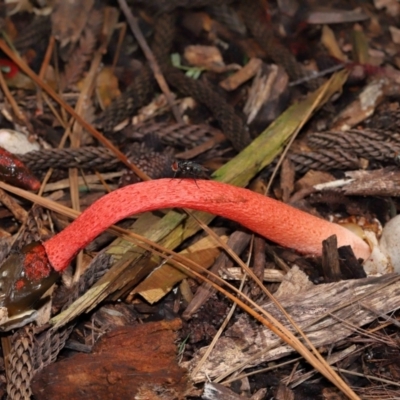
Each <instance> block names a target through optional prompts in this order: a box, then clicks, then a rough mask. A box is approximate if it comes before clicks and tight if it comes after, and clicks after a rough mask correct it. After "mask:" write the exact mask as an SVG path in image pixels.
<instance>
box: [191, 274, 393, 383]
mask: <svg viewBox="0 0 400 400" xmlns="http://www.w3.org/2000/svg"><path fill="white" fill-rule="evenodd" d="M294 269H296V268H294ZM295 274H296V271H291V272H290V273H288V274H287V275H286V276H285V279H287V280H289V281H290V280H291V279H292V280H293V278H294V275H295ZM292 285H293V284H292V283H291V288H290V289H289V291H287V292H286V293H285V292H284V291H283V292H282V291H281V292H280V293H283V294H281V295H280V297H279V301H280V302H281V304H282V306H283V307H284V308H285V310H286V311H287V312H288V313H289V314H290V315H291V316H292V318H293V319H294V320H295V321H296V323H297V324H298V325H299V326H300V328H301V329H303V331H304V332H305V333H306V335H307V336H308V338H309V339H310V340H311V342H312V343H313V345H314V346H316V347H317V348H319V347H321V346H333V345H334V344H335V343H337V342H339V341H342V340H344V339H345V338H347V337H349V336H350V335H351V334H352V333H353V331H354V328H351V326H354V327H362V326H364V325H366V324H368V323H370V322H371V321H373V320H374V319H376V314H375V313H373V312H371V311H369V310H368V309H366V308H365V307H363V305H365V306H367V307H368V308H370V309H373V310H379V311H380V312H381V313H383V314H386V313H389V312H392V311H394V310H396V309H398V308H400V277H399V276H398V275H395V274H390V275H385V276H382V277H377V278H375V277H374V278H366V279H358V280H349V281H341V282H335V283H329V284H325V285H318V286H314V287H312V288H309V289H307V290H305V291H304V290H303V291H302V292H300V293H297V294H294V293H293V289H292ZM264 309H265V310H267V311H268V312H269V313H271V314H272V315H273V316H274V317H275V318H277V319H278V320H280V321H282V323H283V324H284V325H286V326H287V327H288V328H289V329H292V328H291V327H290V326H289V324H288V323H287V322H286V321H285V318H284V317H283V316H282V315H281V314H280V312H279V311H277V309H276V307H275V306H274V305H273V304H271V303H268V304H266V305H265V306H264ZM341 321H344V322H341ZM205 350H206V349H205V348H203V349H201V350H200V351H199V352H198V354H197V355H196V356H195V357H194V358H193V360H192V361H190V362H189V363H188V365H187V366H188V367H189V368H190V367H192V366H194V365H196V364H197V362H198V360H199V358H200V357H201V356H202V354H203V353H204V351H205ZM292 352H293V349H292V348H291V347H289V346H286V345H282V343H281V342H280V340H279V339H278V338H277V336H275V335H274V334H273V333H272V332H271V331H269V330H268V329H266V328H264V327H262V326H259V325H256V324H255V323H254V322H251V321H250V320H249V318H248V317H245V316H242V317H239V319H238V321H237V322H236V323H235V324H234V325H233V326H232V327H231V328H230V329H229V330H227V332H226V335H225V337H223V338H221V339H220V341H219V342H218V343H217V345H216V347H215V349H214V351H213V353H212V354H211V356H210V358H209V359H208V360H207V362H206V363H205V364H204V366H203V368H202V369H201V370H200V372H199V373H198V374H197V375H196V376H193V377H192V378H193V379H194V381H195V382H201V381H204V380H207V379H210V378H211V379H212V378H215V377H218V376H221V375H225V374H227V372H228V371H232V370H233V368H235V367H238V366H242V365H243V364H244V362H245V361H246V360H249V359H250V358H252V361H251V362H250V363H249V364H248V365H247V367H250V366H255V365H258V364H260V363H262V362H267V361H271V360H277V359H280V358H282V357H284V356H287V355H288V354H291V353H292Z"/></svg>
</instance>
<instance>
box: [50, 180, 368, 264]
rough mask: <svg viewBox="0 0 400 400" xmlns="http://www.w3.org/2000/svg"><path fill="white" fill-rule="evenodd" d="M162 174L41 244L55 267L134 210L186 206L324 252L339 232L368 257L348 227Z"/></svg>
mask: <svg viewBox="0 0 400 400" xmlns="http://www.w3.org/2000/svg"><path fill="white" fill-rule="evenodd" d="M197 185H198V187H197V186H196V184H195V182H194V181H193V180H191V179H185V180H178V179H173V180H171V179H159V180H154V181H148V182H141V183H137V184H134V185H130V186H126V187H124V188H122V189H118V190H115V191H114V192H112V193H109V194H107V195H106V196H104V197H102V198H101V199H99V200H98V201H96V202H95V203H93V205H92V206H91V207H89V208H88V209H87V210H85V211H84V212H83V213H82V214H81V215H80V216H79V218H77V219H76V220H75V221H74V222H73V223H72V224H71V225H69V226H68V227H67V228H66V229H64V230H63V231H62V232H60V233H59V234H57V235H56V236H54V237H53V238H51V239H49V240H47V241H46V242H45V243H44V244H43V246H44V247H45V249H46V252H47V255H48V258H49V261H50V263H51V265H52V266H53V268H54V269H55V270H56V271H63V270H64V269H65V268H66V267H67V266H68V265H69V263H70V262H71V261H72V259H73V258H74V257H75V255H76V254H77V253H78V251H79V250H81V249H83V248H84V247H85V246H86V245H87V244H89V243H90V242H91V241H92V240H93V239H94V238H95V237H96V236H98V235H99V234H100V233H102V232H103V231H104V230H106V229H107V228H108V227H109V226H110V225H112V224H114V223H116V222H118V221H119V220H121V219H123V218H126V217H128V216H130V215H133V214H137V213H141V212H144V211H151V210H156V209H160V208H170V207H182V208H190V209H195V210H200V211H206V212H209V213H211V214H215V215H220V216H222V217H225V218H229V219H231V220H233V221H236V222H239V223H240V224H241V225H243V226H245V227H246V228H248V229H250V230H251V231H254V232H256V233H258V234H260V235H262V236H264V237H266V238H268V239H270V240H272V241H274V242H276V243H278V244H280V245H282V246H286V247H290V248H293V249H295V250H297V251H299V252H301V253H306V254H315V255H320V254H321V252H322V241H323V240H324V239H326V238H328V237H329V236H331V235H334V234H335V235H336V236H337V239H338V245H339V246H343V245H350V246H352V248H353V251H354V252H355V254H356V256H357V257H360V258H363V259H366V258H367V257H368V256H369V254H370V249H369V246H368V245H367V244H366V243H365V242H364V241H363V240H362V239H360V238H359V237H358V236H356V235H355V234H354V233H352V232H350V231H349V230H347V229H345V228H343V227H341V226H339V225H337V224H333V223H331V222H328V221H325V220H323V219H320V218H317V217H314V216H312V215H310V214H307V213H305V212H303V211H300V210H297V209H295V208H293V207H290V206H287V205H285V204H284V203H281V202H279V201H276V200H273V199H270V198H268V197H265V196H262V195H260V194H257V193H254V192H252V191H250V190H247V189H242V188H238V187H236V186H232V185H228V184H225V183H220V182H215V181H205V180H197Z"/></svg>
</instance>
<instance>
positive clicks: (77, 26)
mask: <svg viewBox="0 0 400 400" xmlns="http://www.w3.org/2000/svg"><path fill="white" fill-rule="evenodd" d="M93 5H94V0H86V1H80V0H69V1H64V0H57V1H56V4H55V6H54V9H53V14H52V16H51V22H52V29H53V36H54V37H55V38H56V39H57V40H58V41H59V42H60V45H61V47H65V46H66V45H67V44H69V43H76V42H77V41H78V40H79V38H80V36H81V33H82V31H83V29H84V28H85V26H86V23H87V21H88V18H89V12H90V10H91V9H92V8H93Z"/></svg>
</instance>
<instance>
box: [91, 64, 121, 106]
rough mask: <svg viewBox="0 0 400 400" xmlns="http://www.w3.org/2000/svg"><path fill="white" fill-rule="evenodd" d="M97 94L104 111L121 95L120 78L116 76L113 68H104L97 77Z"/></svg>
mask: <svg viewBox="0 0 400 400" xmlns="http://www.w3.org/2000/svg"><path fill="white" fill-rule="evenodd" d="M96 94H97V99H98V101H99V103H100V107H101V108H102V109H103V110H104V109H105V108H106V107H108V106H109V105H110V103H111V102H112V101H113V100H114V99H115V98H117V97H118V96H120V95H121V92H120V90H119V87H118V78H117V77H116V76H115V75H114V72H113V70H112V68H109V67H106V68H103V69H102V70H101V71H100V72H99V74H98V75H97V80H96Z"/></svg>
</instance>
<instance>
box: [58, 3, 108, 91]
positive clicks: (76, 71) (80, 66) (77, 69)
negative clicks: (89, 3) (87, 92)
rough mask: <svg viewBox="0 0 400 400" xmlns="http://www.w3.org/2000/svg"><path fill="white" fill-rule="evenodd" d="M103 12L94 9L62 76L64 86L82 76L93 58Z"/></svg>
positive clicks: (71, 83)
mask: <svg viewBox="0 0 400 400" xmlns="http://www.w3.org/2000/svg"><path fill="white" fill-rule="evenodd" d="M102 23H103V12H102V11H100V10H92V11H91V12H90V18H89V20H88V23H87V25H86V26H85V28H84V30H83V32H82V35H81V37H80V39H79V44H78V46H77V47H76V48H75V50H74V51H73V52H72V54H71V55H70V57H69V59H68V62H67V64H66V66H65V70H64V75H63V77H62V83H61V87H62V88H68V87H69V86H71V85H73V84H74V83H76V82H78V80H79V79H80V78H81V77H82V75H83V72H84V71H85V67H86V64H87V63H88V62H89V61H90V59H91V58H92V55H93V53H94V50H95V48H96V43H97V38H98V37H99V34H100V32H101V27H102Z"/></svg>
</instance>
